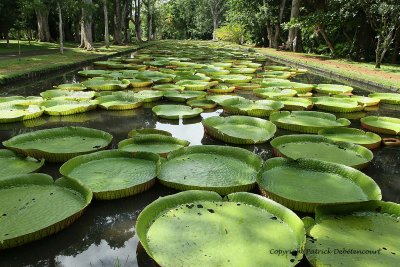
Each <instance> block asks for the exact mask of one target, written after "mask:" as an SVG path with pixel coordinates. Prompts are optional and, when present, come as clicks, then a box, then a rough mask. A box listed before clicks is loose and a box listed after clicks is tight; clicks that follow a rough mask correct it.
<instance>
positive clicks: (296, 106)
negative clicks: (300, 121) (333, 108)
mask: <svg viewBox="0 0 400 267" xmlns="http://www.w3.org/2000/svg"><path fill="white" fill-rule="evenodd" d="M279 101H280V102H281V103H282V104H283V105H284V107H283V109H286V110H290V111H293V110H310V109H312V108H313V106H314V104H313V102H312V101H311V100H310V99H307V98H300V97H279Z"/></svg>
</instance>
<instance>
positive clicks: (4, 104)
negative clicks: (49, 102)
mask: <svg viewBox="0 0 400 267" xmlns="http://www.w3.org/2000/svg"><path fill="white" fill-rule="evenodd" d="M43 101H44V99H43V98H42V97H40V96H27V97H24V96H4V97H0V109H3V108H8V107H13V106H25V107H28V106H32V105H33V106H34V105H39V104H40V103H42V102H43Z"/></svg>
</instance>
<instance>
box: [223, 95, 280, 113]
mask: <svg viewBox="0 0 400 267" xmlns="http://www.w3.org/2000/svg"><path fill="white" fill-rule="evenodd" d="M221 105H222V107H223V108H224V111H226V112H227V113H230V114H235V115H236V114H237V115H247V116H254V117H266V116H269V115H270V114H271V113H272V112H274V111H278V110H280V109H281V108H283V104H282V103H281V102H279V101H273V100H258V101H253V100H248V99H242V98H233V99H228V100H225V101H224V102H222V104H221Z"/></svg>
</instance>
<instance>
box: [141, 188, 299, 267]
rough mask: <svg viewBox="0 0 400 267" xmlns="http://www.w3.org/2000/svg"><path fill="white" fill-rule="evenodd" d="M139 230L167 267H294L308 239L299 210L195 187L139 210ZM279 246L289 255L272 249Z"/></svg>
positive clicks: (258, 198) (150, 252)
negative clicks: (225, 195) (297, 212)
mask: <svg viewBox="0 0 400 267" xmlns="http://www.w3.org/2000/svg"><path fill="white" fill-rule="evenodd" d="M135 229H136V230H137V233H138V236H139V240H140V242H141V243H142V245H143V247H144V249H145V250H146V252H147V253H148V255H149V256H150V257H152V258H153V259H154V260H155V261H156V262H157V263H158V264H159V265H160V266H165V267H176V266H192V267H201V266H294V265H296V264H297V263H298V262H299V261H300V260H301V258H302V257H303V255H302V253H303V248H304V242H305V231H304V225H303V223H302V222H301V220H300V219H299V218H298V217H297V215H296V214H294V213H293V212H292V211H290V210H289V209H287V208H285V207H283V206H282V205H280V204H278V203H276V202H274V201H272V200H269V199H267V198H263V197H261V196H258V195H255V194H250V193H243V192H241V193H233V194H230V195H228V196H227V197H226V198H221V197H220V196H219V195H218V194H216V193H214V192H207V191H194V190H193V191H187V192H181V193H178V194H175V195H171V196H166V197H162V198H159V199H158V200H156V201H154V202H153V203H151V204H150V205H149V206H147V207H146V208H145V209H144V210H143V211H142V212H141V213H140V215H139V217H138V220H137V223H136V228H135ZM271 233H273V234H271ZM217 248H218V249H217ZM278 249H280V250H283V251H287V252H288V253H285V254H284V255H278V253H271V251H275V250H278ZM249 255H251V257H249Z"/></svg>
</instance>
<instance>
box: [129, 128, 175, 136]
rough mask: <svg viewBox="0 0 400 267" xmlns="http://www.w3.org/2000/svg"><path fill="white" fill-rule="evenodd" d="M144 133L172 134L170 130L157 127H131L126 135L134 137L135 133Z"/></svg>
mask: <svg viewBox="0 0 400 267" xmlns="http://www.w3.org/2000/svg"><path fill="white" fill-rule="evenodd" d="M146 134H158V135H165V136H172V134H171V133H170V132H167V131H163V130H159V129H152V128H141V129H133V130H132V131H130V132H129V133H128V137H134V136H136V135H146Z"/></svg>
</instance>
